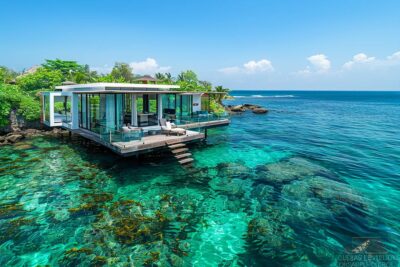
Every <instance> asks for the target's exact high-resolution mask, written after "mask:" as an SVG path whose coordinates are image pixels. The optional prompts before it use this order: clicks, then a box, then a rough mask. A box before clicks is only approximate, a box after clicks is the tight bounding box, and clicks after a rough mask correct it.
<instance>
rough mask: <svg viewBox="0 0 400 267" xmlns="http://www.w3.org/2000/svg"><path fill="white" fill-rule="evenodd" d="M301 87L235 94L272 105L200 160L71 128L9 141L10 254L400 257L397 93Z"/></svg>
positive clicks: (55, 258)
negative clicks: (100, 142) (85, 138)
mask: <svg viewBox="0 0 400 267" xmlns="http://www.w3.org/2000/svg"><path fill="white" fill-rule="evenodd" d="M251 94H253V95H262V94H261V93H254V92H253V93H251ZM292 94H293V95H294V96H295V97H290V98H285V97H282V98H280V97H274V98H267V97H265V98H263V97H256V98H251V99H246V97H243V98H239V99H237V100H234V101H232V102H233V104H237V103H244V102H243V101H251V103H254V104H261V105H265V106H267V107H269V108H270V109H271V110H272V111H271V112H270V113H269V114H268V115H254V114H251V113H247V114H244V115H240V116H237V117H234V118H233V119H232V124H231V125H230V126H229V127H225V128H220V129H214V130H212V131H210V132H209V139H208V141H207V143H206V144H197V145H194V146H192V147H191V150H192V151H193V154H194V157H195V160H196V163H195V167H196V168H195V170H194V171H191V172H188V171H187V170H184V169H182V168H181V167H180V166H179V165H178V164H177V163H176V162H175V161H174V160H172V159H171V157H170V156H168V155H167V154H162V155H149V156H145V157H143V158H141V159H140V160H139V161H137V160H136V159H133V158H128V159H122V158H118V157H117V156H114V155H113V154H111V153H110V152H108V151H103V150H102V149H97V150H95V151H93V149H92V148H88V147H85V146H82V145H81V144H78V143H77V141H74V140H72V141H68V140H64V141H63V140H59V139H56V138H50V137H46V138H41V137H38V138H34V139H31V140H26V141H24V142H22V143H20V144H18V145H16V146H7V147H1V149H0V266H7V265H8V266H37V265H51V266H90V265H94V266H103V265H108V266H129V265H131V264H132V265H134V266H152V265H153V266H155V265H162V266H337V265H343V266H350V264H357V263H359V262H364V263H365V262H368V264H371V263H372V262H373V261H375V263H376V264H386V265H382V266H397V262H398V261H397V256H398V254H399V253H398V246H399V243H400V237H399V230H400V223H399V221H398V207H399V205H400V194H399V188H400V187H399V184H398V178H400V177H399V173H400V167H399V165H398V162H400V140H399V136H400V135H399V134H400V130H399V128H398V127H396V126H398V125H399V124H400V117H398V116H397V117H395V116H392V114H399V111H400V106H399V104H398V102H394V103H393V99H392V98H393V97H392V98H390V101H385V100H382V99H380V100H379V103H375V102H371V101H364V100H359V101H342V100H340V99H337V100H336V101H335V100H329V101H328V100H326V99H325V98H324V97H321V99H319V100H318V99H315V96H314V97H313V98H312V99H311V98H307V95H302V94H300V93H297V94H296V93H292V92H291V93H290V95H292ZM241 95H242V96H243V93H242V92H241ZM286 95H288V93H286ZM244 99H246V100H244ZM346 99H347V98H346ZM339 100H340V101H339ZM274 110H279V111H284V112H274ZM366 253H367V254H366ZM361 255H364V256H365V255H367V256H368V257H369V258H363V257H360V256H361ZM374 255H375V256H374ZM376 255H378V256H379V257H378V256H376ZM356 256H357V257H356ZM366 259H367V260H366Z"/></svg>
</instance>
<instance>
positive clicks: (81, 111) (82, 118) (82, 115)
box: [78, 94, 88, 129]
mask: <svg viewBox="0 0 400 267" xmlns="http://www.w3.org/2000/svg"><path fill="white" fill-rule="evenodd" d="M87 114H88V113H87V95H86V94H79V95H78V120H79V128H84V129H87V128H88V125H87Z"/></svg>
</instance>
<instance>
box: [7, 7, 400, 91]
mask: <svg viewBox="0 0 400 267" xmlns="http://www.w3.org/2000/svg"><path fill="white" fill-rule="evenodd" d="M399 10H400V1H398V0H397V1H394V0H393V1H391V0H385V1H373V0H352V1H348V0H347V1H344V0H335V1H317V0H304V1H303V0H279V1H278V0H276V1H267V0H265V1H225V0H202V1H183V0H182V1H174V0H171V1H162V0H160V1H133V0H131V1H122V0H121V1H111V0H110V1H90V0H85V1H82V0H81V1H74V0H69V1H61V0H58V1H51V0H47V1H40V0H36V1H33V0H32V1H22V0H15V1H2V2H1V9H0V65H6V66H8V67H11V68H13V69H16V70H22V69H24V68H28V67H30V66H32V65H37V64H40V63H42V62H43V61H44V59H52V58H61V59H68V60H77V61H78V62H80V63H83V64H89V65H90V66H91V67H92V68H93V69H96V70H98V71H101V72H107V71H109V69H110V68H111V67H112V65H113V64H114V62H116V61H119V62H127V63H130V64H131V66H132V67H133V69H134V70H135V72H136V73H139V74H147V73H154V72H155V71H168V72H171V73H173V74H174V75H176V74H177V73H178V72H179V71H181V70H186V69H192V70H194V71H195V72H197V73H198V74H199V76H200V78H201V79H204V80H209V81H212V82H213V83H214V84H215V85H217V84H222V85H225V86H227V87H230V88H234V89H321V90H325V89H330V90H334V89H339V90H346V89H349V90H374V89H375V90H393V89H396V90H399V89H400V15H399Z"/></svg>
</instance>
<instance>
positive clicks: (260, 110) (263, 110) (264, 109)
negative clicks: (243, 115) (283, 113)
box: [252, 108, 268, 114]
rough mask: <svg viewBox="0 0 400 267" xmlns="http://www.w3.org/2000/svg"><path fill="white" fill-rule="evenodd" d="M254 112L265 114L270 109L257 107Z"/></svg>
mask: <svg viewBox="0 0 400 267" xmlns="http://www.w3.org/2000/svg"><path fill="white" fill-rule="evenodd" d="M252 112H253V113H254V114H265V113H267V112H268V109H266V108H255V109H253V110H252Z"/></svg>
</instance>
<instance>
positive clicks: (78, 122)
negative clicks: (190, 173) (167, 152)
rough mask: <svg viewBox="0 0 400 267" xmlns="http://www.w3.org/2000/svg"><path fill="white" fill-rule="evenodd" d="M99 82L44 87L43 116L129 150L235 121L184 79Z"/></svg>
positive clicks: (172, 142) (168, 143) (194, 137)
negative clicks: (183, 86)
mask: <svg viewBox="0 0 400 267" xmlns="http://www.w3.org/2000/svg"><path fill="white" fill-rule="evenodd" d="M142 82H143V83H141V84H126V83H93V84H71V85H62V86H57V87H56V90H55V91H53V92H42V122H43V123H44V124H45V125H47V126H49V127H62V128H64V129H67V130H69V131H70V132H72V133H76V134H79V135H81V136H83V137H85V138H87V139H90V140H92V141H95V142H97V143H100V144H102V145H104V146H106V147H108V148H109V149H111V150H112V151H114V152H116V153H118V154H120V155H123V156H130V155H137V154H140V153H145V152H148V151H151V150H154V149H159V148H164V147H170V148H179V147H180V146H183V144H184V143H187V142H193V141H200V140H204V139H205V138H206V136H207V129H208V128H210V127H218V126H224V125H228V124H229V122H230V121H229V118H228V117H227V116H226V115H216V114H213V113H211V112H210V110H209V103H210V93H206V92H183V91H181V90H179V89H180V88H179V86H178V85H165V84H156V83H155V82H154V83H151V80H150V78H146V77H144V78H143V81H142Z"/></svg>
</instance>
